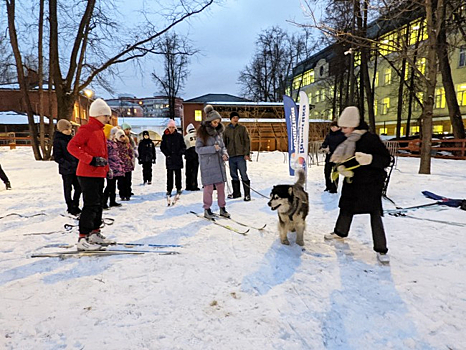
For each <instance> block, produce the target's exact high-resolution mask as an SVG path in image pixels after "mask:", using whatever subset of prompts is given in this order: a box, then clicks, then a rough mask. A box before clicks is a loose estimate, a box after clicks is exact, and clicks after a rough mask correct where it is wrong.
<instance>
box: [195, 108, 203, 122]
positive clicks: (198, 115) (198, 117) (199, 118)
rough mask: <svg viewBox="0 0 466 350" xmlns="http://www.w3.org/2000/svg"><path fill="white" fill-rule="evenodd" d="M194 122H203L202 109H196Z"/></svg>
mask: <svg viewBox="0 0 466 350" xmlns="http://www.w3.org/2000/svg"><path fill="white" fill-rule="evenodd" d="M194 120H195V121H197V122H201V121H202V111H201V110H200V109H196V110H195V111H194Z"/></svg>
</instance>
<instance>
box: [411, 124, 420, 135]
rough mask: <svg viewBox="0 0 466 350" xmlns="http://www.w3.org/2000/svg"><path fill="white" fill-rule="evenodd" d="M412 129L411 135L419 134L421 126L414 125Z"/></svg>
mask: <svg viewBox="0 0 466 350" xmlns="http://www.w3.org/2000/svg"><path fill="white" fill-rule="evenodd" d="M410 129H411V135H419V126H412V127H411V128H410Z"/></svg>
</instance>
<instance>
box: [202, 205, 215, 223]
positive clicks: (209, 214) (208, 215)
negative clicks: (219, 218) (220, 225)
mask: <svg viewBox="0 0 466 350" xmlns="http://www.w3.org/2000/svg"><path fill="white" fill-rule="evenodd" d="M204 217H205V218H206V219H210V220H212V219H213V218H215V215H214V213H212V210H210V208H209V209H204Z"/></svg>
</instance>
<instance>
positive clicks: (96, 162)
mask: <svg viewBox="0 0 466 350" xmlns="http://www.w3.org/2000/svg"><path fill="white" fill-rule="evenodd" d="M89 164H90V165H92V166H106V165H107V159H105V158H102V157H93V158H92V161H91V162H90V163H89Z"/></svg>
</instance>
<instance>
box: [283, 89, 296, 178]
mask: <svg viewBox="0 0 466 350" xmlns="http://www.w3.org/2000/svg"><path fill="white" fill-rule="evenodd" d="M283 108H284V109H285V119H286V130H287V131H288V165H289V170H290V175H291V176H293V175H294V158H295V153H296V152H297V149H298V107H296V103H294V101H293V99H292V98H291V97H289V96H286V95H284V96H283Z"/></svg>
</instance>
